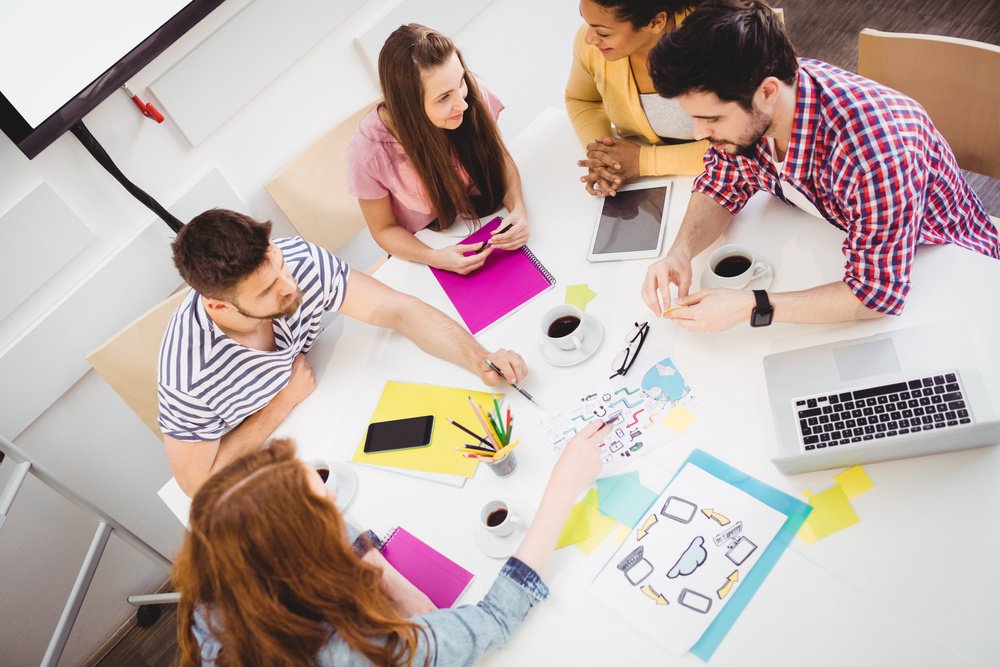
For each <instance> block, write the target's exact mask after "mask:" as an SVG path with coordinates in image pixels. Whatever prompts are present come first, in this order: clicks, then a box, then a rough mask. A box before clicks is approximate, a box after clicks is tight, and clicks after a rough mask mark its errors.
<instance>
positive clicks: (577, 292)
mask: <svg viewBox="0 0 1000 667" xmlns="http://www.w3.org/2000/svg"><path fill="white" fill-rule="evenodd" d="M595 296H597V292H595V291H594V290H592V289H590V287H589V286H588V285H587V284H586V283H581V284H579V285H567V286H566V303H568V304H570V305H571V306H576V307H577V308H579V309H580V310H587V304H588V303H590V302H591V300H592V299H593V298H594V297H595Z"/></svg>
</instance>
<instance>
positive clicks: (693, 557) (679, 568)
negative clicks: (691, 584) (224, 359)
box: [667, 535, 708, 579]
mask: <svg viewBox="0 0 1000 667" xmlns="http://www.w3.org/2000/svg"><path fill="white" fill-rule="evenodd" d="M706 558H708V552H707V551H705V538H704V537H702V536H701V535H699V536H698V537H696V538H694V539H693V540H691V544H689V545H688V548H687V549H685V550H684V553H682V554H681V557H680V558H678V559H677V562H676V563H674V566H673V567H672V568H670V569H669V570H668V571H667V579H676V578H677V577H686V576H688V575H689V574H691V573H692V572H694V571H695V570H697V569H698V568H699V567H701V565H702V564H703V563H704V562H705V559H706Z"/></svg>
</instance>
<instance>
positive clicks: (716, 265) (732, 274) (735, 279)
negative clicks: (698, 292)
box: [708, 243, 767, 289]
mask: <svg viewBox="0 0 1000 667" xmlns="http://www.w3.org/2000/svg"><path fill="white" fill-rule="evenodd" d="M708 270H709V271H711V272H712V282H713V283H714V284H715V285H716V286H717V287H726V288H729V289H743V288H744V287H746V286H747V285H749V284H750V281H751V280H753V279H754V278H758V277H760V276H762V275H764V274H765V273H767V265H766V264H765V263H764V262H762V261H760V260H759V259H757V258H755V257H754V255H753V252H752V251H751V250H750V248H748V247H746V246H743V245H739V244H737V243H728V244H726V245H724V246H721V247H719V248H718V249H717V250H716V251H715V252H713V253H712V255H711V257H709V258H708Z"/></svg>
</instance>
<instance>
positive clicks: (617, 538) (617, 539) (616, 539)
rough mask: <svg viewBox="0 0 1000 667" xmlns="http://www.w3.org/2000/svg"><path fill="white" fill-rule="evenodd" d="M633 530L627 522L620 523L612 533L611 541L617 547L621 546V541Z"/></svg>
mask: <svg viewBox="0 0 1000 667" xmlns="http://www.w3.org/2000/svg"><path fill="white" fill-rule="evenodd" d="M631 532H632V529H631V528H629V527H628V526H626V525H625V524H623V523H620V524H618V527H617V528H615V532H613V533H611V543H612V544H614V545H615V546H616V547H617V546H620V545H621V543H622V542H624V541H625V538H626V537H628V536H629V533H631Z"/></svg>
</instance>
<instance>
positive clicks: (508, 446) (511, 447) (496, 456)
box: [490, 438, 521, 461]
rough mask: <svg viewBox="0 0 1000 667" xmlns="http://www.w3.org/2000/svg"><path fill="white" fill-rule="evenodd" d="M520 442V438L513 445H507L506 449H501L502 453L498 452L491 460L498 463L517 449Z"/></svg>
mask: <svg viewBox="0 0 1000 667" xmlns="http://www.w3.org/2000/svg"><path fill="white" fill-rule="evenodd" d="M520 442H521V439H520V438H518V439H517V440H515V441H514V442H512V443H510V444H509V445H507V446H506V447H504V448H503V449H501V450H500V451H498V452H497V453H496V454H494V455H493V456H492V457H490V458H492V459H493V460H494V461H496V460H497V459H500V458H503V457H504V456H507V454H509V453H510V450H512V449H514V448H515V447H517V446H518V445H519V444H520Z"/></svg>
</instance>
